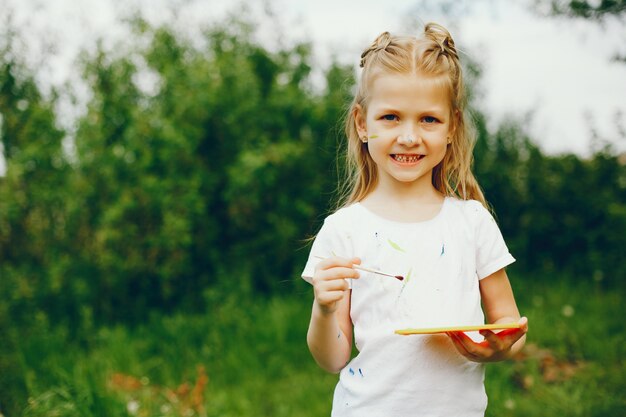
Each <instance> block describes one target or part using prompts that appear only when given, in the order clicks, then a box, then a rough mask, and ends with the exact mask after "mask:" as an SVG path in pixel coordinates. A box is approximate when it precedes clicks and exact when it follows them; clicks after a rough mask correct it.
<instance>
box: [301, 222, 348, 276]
mask: <svg viewBox="0 0 626 417" xmlns="http://www.w3.org/2000/svg"><path fill="white" fill-rule="evenodd" d="M349 246H350V245H349V244H348V239H346V237H345V233H343V232H342V231H341V229H340V227H338V225H337V224H336V222H334V221H333V219H332V217H328V218H326V220H325V221H324V224H323V225H322V228H321V229H320V231H319V233H318V234H317V236H316V237H315V240H314V241H313V245H312V246H311V252H310V253H309V258H308V260H307V263H306V265H305V267H304V271H302V278H303V279H304V280H305V281H307V282H308V283H311V282H312V280H313V274H314V273H315V266H316V265H317V263H318V262H319V261H320V260H321V259H320V258H328V257H330V256H343V257H349V256H351V252H352V250H351V248H349Z"/></svg>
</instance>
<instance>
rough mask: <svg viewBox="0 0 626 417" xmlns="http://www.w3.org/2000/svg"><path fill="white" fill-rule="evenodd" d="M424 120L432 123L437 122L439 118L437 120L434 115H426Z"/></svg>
mask: <svg viewBox="0 0 626 417" xmlns="http://www.w3.org/2000/svg"><path fill="white" fill-rule="evenodd" d="M422 121H423V122H424V123H429V124H430V123H437V122H438V121H439V120H437V118H435V117H432V116H425V117H423V118H422Z"/></svg>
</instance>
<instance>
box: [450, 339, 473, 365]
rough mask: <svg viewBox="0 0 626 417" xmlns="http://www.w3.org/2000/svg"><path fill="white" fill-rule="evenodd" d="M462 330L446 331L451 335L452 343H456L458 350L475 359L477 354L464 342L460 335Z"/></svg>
mask: <svg viewBox="0 0 626 417" xmlns="http://www.w3.org/2000/svg"><path fill="white" fill-rule="evenodd" d="M458 333H460V332H449V333H446V334H447V335H448V336H450V339H451V340H452V343H453V344H454V347H455V348H456V350H457V351H458V352H459V353H460V354H461V355H463V356H465V357H466V358H468V359H472V360H473V359H474V358H475V356H474V355H473V354H472V353H471V352H470V351H468V350H467V347H466V346H465V344H464V343H463V341H462V340H461V338H460V337H459V334H458Z"/></svg>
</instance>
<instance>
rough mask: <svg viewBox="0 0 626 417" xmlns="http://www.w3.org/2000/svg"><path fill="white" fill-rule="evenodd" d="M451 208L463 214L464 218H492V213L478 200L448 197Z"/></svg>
mask: <svg viewBox="0 0 626 417" xmlns="http://www.w3.org/2000/svg"><path fill="white" fill-rule="evenodd" d="M448 201H449V202H450V206H451V207H452V208H453V210H454V211H456V212H457V213H461V214H463V215H464V216H470V217H485V216H488V217H492V216H491V213H490V212H489V210H487V208H485V206H483V205H482V203H481V202H480V201H477V200H461V199H460V198H456V197H448Z"/></svg>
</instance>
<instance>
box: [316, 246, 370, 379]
mask: <svg viewBox="0 0 626 417" xmlns="http://www.w3.org/2000/svg"><path fill="white" fill-rule="evenodd" d="M359 263H360V260H359V259H358V258H355V259H350V260H348V259H342V258H336V257H335V258H329V259H326V260H323V261H321V262H320V263H319V264H318V266H317V267H316V268H315V275H314V276H313V290H314V292H315V300H314V301H313V309H312V311H311V322H310V323H309V331H308V333H307V344H308V345H309V350H310V351H311V354H312V355H313V358H315V361H316V362H317V363H318V364H319V366H320V367H322V368H323V369H325V370H327V371H329V372H333V373H337V372H339V371H340V370H341V369H342V368H343V367H344V366H345V365H346V363H347V362H348V360H349V359H350V354H351V353H352V321H351V320H350V289H349V288H348V283H347V281H346V278H358V277H359V273H358V271H357V270H355V269H354V268H352V266H353V265H354V264H359Z"/></svg>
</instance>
